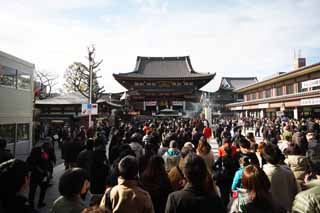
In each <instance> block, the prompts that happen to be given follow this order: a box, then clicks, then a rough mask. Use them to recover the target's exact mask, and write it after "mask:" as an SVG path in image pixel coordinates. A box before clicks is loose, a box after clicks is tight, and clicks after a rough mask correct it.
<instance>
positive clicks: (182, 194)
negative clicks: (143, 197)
mask: <svg viewBox="0 0 320 213" xmlns="http://www.w3.org/2000/svg"><path fill="white" fill-rule="evenodd" d="M165 212H166V213H172V212H174V213H189V212H190V213H194V212H197V213H207V212H215V213H220V212H226V209H225V208H224V206H223V204H222V202H221V200H220V198H219V197H218V196H217V195H214V194H207V193H206V192H204V191H203V190H202V189H200V188H199V187H196V186H192V185H191V184H187V185H186V186H185V188H184V189H182V190H180V191H176V192H173V193H171V194H170V195H169V197H168V201H167V205H166V210H165Z"/></svg>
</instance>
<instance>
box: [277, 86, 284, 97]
mask: <svg viewBox="0 0 320 213" xmlns="http://www.w3.org/2000/svg"><path fill="white" fill-rule="evenodd" d="M281 95H283V90H282V87H277V96H281Z"/></svg>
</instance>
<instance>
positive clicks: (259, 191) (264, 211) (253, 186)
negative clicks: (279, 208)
mask: <svg viewBox="0 0 320 213" xmlns="http://www.w3.org/2000/svg"><path fill="white" fill-rule="evenodd" d="M270 186H271V184H270V181H269V179H268V177H267V175H266V174H265V173H264V171H263V170H262V169H261V168H259V167H258V166H256V165H249V166H247V167H245V169H244V171H243V175H242V187H243V189H245V190H246V192H247V194H248V202H247V203H244V204H243V205H241V204H240V208H241V209H242V210H243V212H247V213H250V212H254V213H260V212H261V213H269V212H270V213H273V212H276V211H275V208H274V205H273V202H272V199H271V194H270V192H269V191H270Z"/></svg>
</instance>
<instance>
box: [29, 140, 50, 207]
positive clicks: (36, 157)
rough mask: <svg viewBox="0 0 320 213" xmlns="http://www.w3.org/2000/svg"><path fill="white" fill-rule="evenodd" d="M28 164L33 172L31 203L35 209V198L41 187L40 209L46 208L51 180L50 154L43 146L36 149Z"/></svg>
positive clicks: (30, 188)
mask: <svg viewBox="0 0 320 213" xmlns="http://www.w3.org/2000/svg"><path fill="white" fill-rule="evenodd" d="M27 164H28V167H29V170H30V172H31V175H30V185H29V203H30V206H31V207H32V208H34V198H35V193H36V190H37V187H38V186H39V187H40V196H39V202H38V207H43V206H45V203H44V198H45V194H46V190H47V187H48V178H49V175H50V174H49V154H48V153H47V152H46V151H45V150H44V149H43V146H40V147H35V148H33V149H32V150H31V153H30V155H29V156H28V158H27Z"/></svg>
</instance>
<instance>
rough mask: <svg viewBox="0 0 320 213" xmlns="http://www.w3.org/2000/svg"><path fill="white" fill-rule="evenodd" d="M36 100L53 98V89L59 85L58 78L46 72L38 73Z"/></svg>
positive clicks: (38, 71)
mask: <svg viewBox="0 0 320 213" xmlns="http://www.w3.org/2000/svg"><path fill="white" fill-rule="evenodd" d="M35 74H36V87H35V96H34V98H35V99H40V100H42V99H46V98H48V97H50V96H51V92H52V88H53V87H54V86H55V85H56V84H57V82H56V79H57V77H56V76H54V75H52V74H50V73H48V72H46V71H40V70H37V71H36V73H35Z"/></svg>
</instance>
